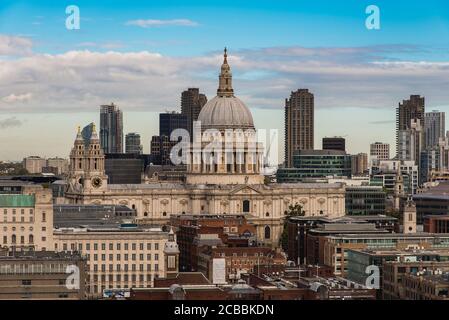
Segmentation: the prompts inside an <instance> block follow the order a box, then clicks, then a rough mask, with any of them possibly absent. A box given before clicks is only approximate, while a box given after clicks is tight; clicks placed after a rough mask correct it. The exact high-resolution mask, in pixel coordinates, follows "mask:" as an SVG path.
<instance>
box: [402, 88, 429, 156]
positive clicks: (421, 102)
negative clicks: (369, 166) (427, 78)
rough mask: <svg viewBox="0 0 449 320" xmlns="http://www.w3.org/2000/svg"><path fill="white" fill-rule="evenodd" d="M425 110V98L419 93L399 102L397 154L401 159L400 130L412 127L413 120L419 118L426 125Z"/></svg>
mask: <svg viewBox="0 0 449 320" xmlns="http://www.w3.org/2000/svg"><path fill="white" fill-rule="evenodd" d="M424 110H425V99H424V97H421V96H419V95H411V96H410V99H409V100H403V101H402V103H399V107H398V108H397V109H396V154H397V156H398V157H399V159H401V158H400V157H401V154H400V153H401V147H400V132H401V131H407V130H409V129H411V122H412V120H419V121H420V123H421V124H422V125H423V126H424ZM415 122H416V121H415ZM403 145H404V144H403Z"/></svg>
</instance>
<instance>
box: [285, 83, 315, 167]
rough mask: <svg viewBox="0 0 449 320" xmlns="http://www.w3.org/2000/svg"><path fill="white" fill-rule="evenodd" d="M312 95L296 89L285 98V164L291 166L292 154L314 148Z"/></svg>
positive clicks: (306, 90) (306, 91)
mask: <svg viewBox="0 0 449 320" xmlns="http://www.w3.org/2000/svg"><path fill="white" fill-rule="evenodd" d="M314 108H315V107H314V96H313V94H312V93H311V92H309V90H308V89H298V90H297V91H294V92H292V93H291V95H290V99H285V124H284V125H285V165H286V167H287V168H291V167H292V166H293V154H294V153H295V151H298V150H312V149H314V145H313V143H314V141H313V139H314Z"/></svg>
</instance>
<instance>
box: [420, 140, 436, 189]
mask: <svg viewBox="0 0 449 320" xmlns="http://www.w3.org/2000/svg"><path fill="white" fill-rule="evenodd" d="M440 169H441V164H440V149H439V148H438V147H430V148H428V149H426V150H423V151H421V161H420V167H419V184H420V185H423V183H425V182H428V181H430V180H431V179H432V175H433V174H434V173H436V172H439V171H440Z"/></svg>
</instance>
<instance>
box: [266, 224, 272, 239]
mask: <svg viewBox="0 0 449 320" xmlns="http://www.w3.org/2000/svg"><path fill="white" fill-rule="evenodd" d="M270 238H271V229H270V227H269V226H265V239H270Z"/></svg>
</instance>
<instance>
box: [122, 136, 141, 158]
mask: <svg viewBox="0 0 449 320" xmlns="http://www.w3.org/2000/svg"><path fill="white" fill-rule="evenodd" d="M125 152H126V153H134V154H142V144H141V142H140V134H138V133H135V132H131V133H128V134H127V135H126V136H125Z"/></svg>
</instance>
